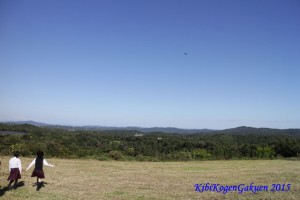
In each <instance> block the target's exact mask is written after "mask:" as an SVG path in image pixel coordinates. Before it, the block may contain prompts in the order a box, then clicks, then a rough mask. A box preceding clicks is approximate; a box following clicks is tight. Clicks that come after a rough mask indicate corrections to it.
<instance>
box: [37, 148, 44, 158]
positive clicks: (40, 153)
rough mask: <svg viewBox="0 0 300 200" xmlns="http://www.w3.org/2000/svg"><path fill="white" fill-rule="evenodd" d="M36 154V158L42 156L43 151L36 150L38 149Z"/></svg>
mask: <svg viewBox="0 0 300 200" xmlns="http://www.w3.org/2000/svg"><path fill="white" fill-rule="evenodd" d="M36 155H37V157H38V158H43V156H44V152H42V151H41V150H38V151H37V152H36Z"/></svg>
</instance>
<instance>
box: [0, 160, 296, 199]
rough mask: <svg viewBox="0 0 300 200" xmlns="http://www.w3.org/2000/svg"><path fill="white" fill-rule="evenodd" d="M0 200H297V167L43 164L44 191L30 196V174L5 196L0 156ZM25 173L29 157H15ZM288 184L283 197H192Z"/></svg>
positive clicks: (276, 163)
mask: <svg viewBox="0 0 300 200" xmlns="http://www.w3.org/2000/svg"><path fill="white" fill-rule="evenodd" d="M0 159H1V161H2V168H1V171H0V173H1V176H0V185H1V186H2V187H1V188H0V199H3V200H9V199H22V200H23V199H31V200H35V199H39V200H40V199H55V200H56V199H58V200H60V199H61V200H66V199H95V200H96V199H97V200H98V199H125V200H126V199H128V200H129V199H130V200H131V199H140V200H142V199H145V200H146V199H161V200H163V199H164V200H168V199H300V162H299V161H287V160H255V161H253V160H251V161H250V160H239V161H203V162H116V161H96V160H66V159H47V161H48V162H49V163H51V164H55V165H56V167H54V168H50V167H44V168H45V169H44V170H45V175H46V179H44V182H45V183H44V187H42V188H41V189H40V191H36V186H35V185H34V183H35V178H31V177H30V175H31V172H32V169H31V170H30V171H28V172H25V171H24V172H23V174H22V179H21V180H20V182H19V186H20V187H18V188H17V189H16V190H12V191H7V190H6V186H7V183H8V182H7V181H6V178H7V176H8V169H7V166H8V160H9V158H8V157H1V158H0ZM21 160H22V165H23V168H26V167H27V166H28V164H29V163H30V162H31V160H32V158H21ZM207 182H209V183H216V184H221V185H239V184H245V185H248V184H250V183H252V182H253V183H254V184H255V185H267V186H268V187H269V190H270V189H271V188H272V184H288V183H290V184H291V190H290V191H288V192H270V191H268V192H257V193H256V194H253V193H252V192H244V193H242V194H238V191H230V192H228V193H227V194H223V193H217V192H203V193H199V192H195V187H194V185H195V184H196V183H198V184H201V183H202V184H203V183H207Z"/></svg>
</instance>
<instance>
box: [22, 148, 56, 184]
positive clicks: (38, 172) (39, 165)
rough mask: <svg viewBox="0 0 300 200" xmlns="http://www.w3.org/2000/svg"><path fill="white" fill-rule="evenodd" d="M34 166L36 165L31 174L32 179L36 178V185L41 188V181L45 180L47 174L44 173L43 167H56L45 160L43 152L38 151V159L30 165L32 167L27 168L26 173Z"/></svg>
mask: <svg viewBox="0 0 300 200" xmlns="http://www.w3.org/2000/svg"><path fill="white" fill-rule="evenodd" d="M32 165H35V167H34V170H33V172H32V174H31V177H36V184H37V186H39V183H40V179H42V178H45V174H44V171H43V165H46V166H49V167H54V165H51V164H49V163H48V162H47V161H46V160H45V159H44V152H42V151H41V150H38V151H37V153H36V158H35V159H34V160H33V161H32V162H31V163H30V165H29V166H28V167H27V169H26V171H28V170H29V169H30V167H32Z"/></svg>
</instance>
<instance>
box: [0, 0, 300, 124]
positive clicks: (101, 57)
mask: <svg viewBox="0 0 300 200" xmlns="http://www.w3.org/2000/svg"><path fill="white" fill-rule="evenodd" d="M299 36H300V2H299V1H297V0H286V1H282V0H279V1H277V0H264V1H258V0H257V1H256V0H254V1H240V0H239V1H232V0H229V1H221V0H212V1H211V0H205V1H204V0H197V1H196V0H127V1H123V0H105V1H104V0H97V1H96V0H95V1H93V0H88V1H83V0H80V1H76V0H72V1H71V0H51V1H38V0H35V1H33V0H27V1H21V0H0V94H1V98H0V121H10V120H34V121H39V122H45V123H51V124H67V125H102V126H143V127H154V126H160V127H169V126H171V127H178V128H211V129H225V128H232V127H237V126H243V125H245V126H253V127H270V128H300V103H299V102H300V92H299V91H300V90H299V86H300V78H299V77H300V37H299ZM185 53H187V55H185Z"/></svg>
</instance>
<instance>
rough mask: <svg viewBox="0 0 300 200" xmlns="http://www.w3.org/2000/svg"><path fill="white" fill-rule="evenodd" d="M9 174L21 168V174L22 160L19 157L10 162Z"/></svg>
mask: <svg viewBox="0 0 300 200" xmlns="http://www.w3.org/2000/svg"><path fill="white" fill-rule="evenodd" d="M8 166H9V172H10V170H11V169H13V168H19V170H20V173H21V172H22V165H21V160H20V159H19V158H17V157H13V158H11V159H10V160H9V165H8Z"/></svg>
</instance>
